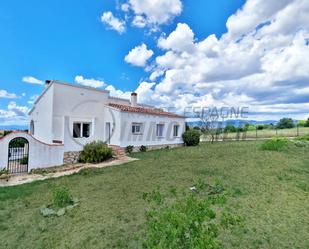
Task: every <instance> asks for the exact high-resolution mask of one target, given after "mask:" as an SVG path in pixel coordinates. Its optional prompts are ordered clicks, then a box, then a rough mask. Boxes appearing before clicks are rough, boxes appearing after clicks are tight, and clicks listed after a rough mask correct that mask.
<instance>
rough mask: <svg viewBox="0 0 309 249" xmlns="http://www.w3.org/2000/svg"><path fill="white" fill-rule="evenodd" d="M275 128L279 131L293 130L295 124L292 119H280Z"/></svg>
mask: <svg viewBox="0 0 309 249" xmlns="http://www.w3.org/2000/svg"><path fill="white" fill-rule="evenodd" d="M277 127H278V128H279V129H290V128H294V127H295V124H294V121H293V119H291V118H282V119H280V121H279V123H278V124H277Z"/></svg>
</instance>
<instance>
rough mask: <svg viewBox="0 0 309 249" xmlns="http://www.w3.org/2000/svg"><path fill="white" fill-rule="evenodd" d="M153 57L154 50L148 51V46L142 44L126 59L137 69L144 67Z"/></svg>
mask: <svg viewBox="0 0 309 249" xmlns="http://www.w3.org/2000/svg"><path fill="white" fill-rule="evenodd" d="M152 55H153V51H152V50H150V49H149V50H148V49H147V46H146V44H144V43H143V44H141V45H140V46H137V47H135V48H133V49H132V50H131V51H130V52H129V53H128V54H127V55H126V57H125V58H124V60H125V61H126V62H127V63H130V64H132V65H134V66H137V67H144V66H145V65H146V63H147V60H149V59H150V58H151V57H152Z"/></svg>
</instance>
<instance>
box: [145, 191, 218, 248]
mask: <svg viewBox="0 0 309 249" xmlns="http://www.w3.org/2000/svg"><path fill="white" fill-rule="evenodd" d="M143 197H144V199H145V200H148V201H149V202H150V203H152V204H153V205H154V206H153V208H151V209H150V210H149V211H147V212H146V228H145V232H144V234H143V236H142V242H143V248H157V249H165V248H212V249H216V248H221V247H220V245H219V243H218V242H217V241H216V238H217V237H218V233H219V227H218V225H217V224H215V222H214V220H215V218H216V213H215V212H214V210H213V209H212V208H211V203H210V202H208V201H207V200H205V199H203V198H199V197H198V196H197V195H196V194H190V195H189V194H186V195H185V196H184V197H182V198H178V197H177V195H176V200H175V201H173V202H172V203H170V201H167V200H165V197H164V196H163V195H162V194H161V193H160V192H159V191H154V192H153V193H146V194H144V195H143Z"/></svg>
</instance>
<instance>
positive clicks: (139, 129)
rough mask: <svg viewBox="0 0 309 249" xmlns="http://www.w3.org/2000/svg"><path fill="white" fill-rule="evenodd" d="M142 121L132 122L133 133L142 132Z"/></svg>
mask: <svg viewBox="0 0 309 249" xmlns="http://www.w3.org/2000/svg"><path fill="white" fill-rule="evenodd" d="M142 126H143V124H142V123H132V133H133V134H142Z"/></svg>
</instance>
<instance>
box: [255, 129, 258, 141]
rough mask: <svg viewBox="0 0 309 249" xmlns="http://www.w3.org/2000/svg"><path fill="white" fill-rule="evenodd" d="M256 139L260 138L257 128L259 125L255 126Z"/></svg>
mask: <svg viewBox="0 0 309 249" xmlns="http://www.w3.org/2000/svg"><path fill="white" fill-rule="evenodd" d="M255 139H256V140H257V139H258V128H257V126H256V127H255Z"/></svg>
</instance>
